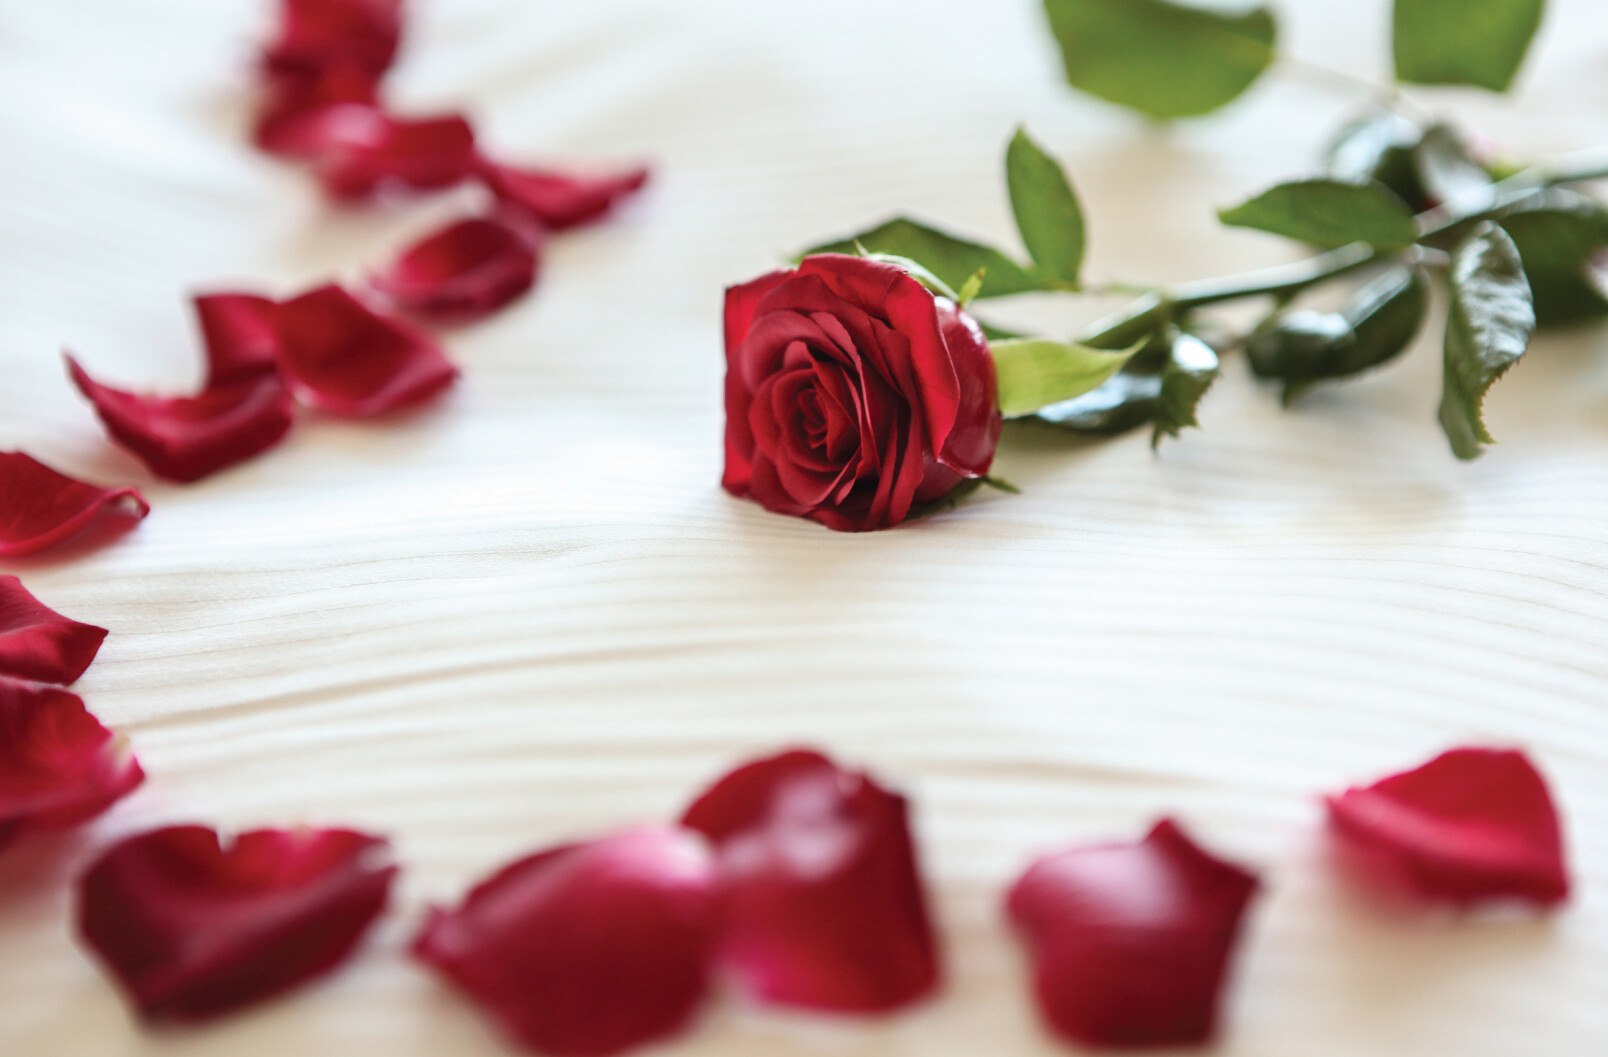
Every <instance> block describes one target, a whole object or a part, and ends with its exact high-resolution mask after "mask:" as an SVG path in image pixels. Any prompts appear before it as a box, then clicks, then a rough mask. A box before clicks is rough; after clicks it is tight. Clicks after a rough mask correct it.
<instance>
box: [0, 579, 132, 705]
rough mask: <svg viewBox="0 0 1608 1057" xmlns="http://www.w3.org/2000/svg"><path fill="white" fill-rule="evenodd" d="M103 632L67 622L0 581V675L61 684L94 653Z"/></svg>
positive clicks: (16, 585)
mask: <svg viewBox="0 0 1608 1057" xmlns="http://www.w3.org/2000/svg"><path fill="white" fill-rule="evenodd" d="M105 638H106V629H105V628H98V627H96V626H95V625H93V624H80V623H79V622H78V621H76V620H68V619H67V618H66V617H64V616H62V615H61V614H60V613H58V612H56V611H55V610H54V609H51V608H50V607H49V606H46V605H45V604H44V603H42V602H40V601H39V600H38V599H37V598H35V597H34V596H33V595H31V594H29V593H28V589H27V588H25V587H23V586H22V581H21V580H19V579H17V578H16V577H15V576H0V675H8V676H14V677H15V678H18V679H31V680H33V681H34V682H39V683H61V684H62V685H64V686H65V685H66V684H68V683H71V682H73V681H75V680H76V679H77V678H78V677H79V676H80V675H83V674H84V669H86V668H88V667H89V662H91V661H93V660H94V659H95V654H97V653H99V652H100V647H101V642H102V641H103V640H104V639H105Z"/></svg>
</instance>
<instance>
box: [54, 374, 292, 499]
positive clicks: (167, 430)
mask: <svg viewBox="0 0 1608 1057" xmlns="http://www.w3.org/2000/svg"><path fill="white" fill-rule="evenodd" d="M67 369H68V372H69V373H70V374H71V375H72V379H73V384H75V385H77V386H78V391H79V392H81V393H83V394H84V396H85V397H87V398H88V399H89V402H90V403H92V404H94V405H95V413H96V414H97V415H99V416H100V420H101V422H102V424H104V425H105V427H106V432H107V433H109V434H111V436H112V439H113V440H115V441H117V442H118V443H119V444H121V445H122V446H123V447H125V448H127V449H128V450H129V451H131V452H133V453H134V455H136V456H137V457H138V458H139V460H140V461H141V462H143V463H145V465H146V466H148V467H150V469H151V472H152V473H154V474H156V475H157V476H158V477H165V478H167V479H168V480H170V481H196V480H199V479H201V478H202V477H206V476H207V475H209V474H213V473H216V472H218V471H219V470H222V469H224V468H225V467H228V466H233V465H234V464H235V463H238V462H243V461H245V460H246V459H249V458H251V457H252V456H254V455H260V454H261V453H262V452H264V451H267V450H268V449H269V448H271V447H273V446H274V445H275V444H278V443H279V442H280V440H281V439H283V438H284V436H285V434H286V432H288V431H289V429H290V423H291V416H292V413H293V408H292V405H291V401H290V394H289V393H288V392H287V391H286V389H285V387H284V385H283V384H282V383H281V382H280V380H279V379H278V377H276V376H274V375H271V374H269V375H258V376H256V377H252V378H246V379H244V380H242V381H238V382H230V383H227V384H223V385H217V386H212V387H210V388H207V389H203V390H202V391H201V392H200V393H199V394H198V395H196V396H181V397H159V396H146V395H142V394H138V393H130V392H126V391H124V390H121V389H113V388H111V387H110V386H105V385H102V384H100V383H99V382H97V381H95V380H94V379H93V378H91V377H90V376H89V375H88V373H86V372H85V371H84V369H83V368H82V367H80V366H79V365H78V364H77V362H75V361H74V360H73V358H72V357H71V356H69V357H67Z"/></svg>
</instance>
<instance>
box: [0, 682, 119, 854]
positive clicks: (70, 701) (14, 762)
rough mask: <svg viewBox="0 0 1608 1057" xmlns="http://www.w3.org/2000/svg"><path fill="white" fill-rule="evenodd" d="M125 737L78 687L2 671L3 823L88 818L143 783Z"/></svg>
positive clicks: (58, 824) (11, 827)
mask: <svg viewBox="0 0 1608 1057" xmlns="http://www.w3.org/2000/svg"><path fill="white" fill-rule="evenodd" d="M143 778H144V773H143V772H142V771H141V770H140V765H139V763H138V762H137V761H136V760H135V759H134V757H133V756H131V755H129V753H128V749H127V747H126V745H125V744H124V743H123V742H122V741H121V740H120V739H119V738H117V736H116V735H114V734H113V733H112V732H111V731H109V730H107V729H106V728H105V727H103V726H101V725H100V722H99V721H98V720H97V719H96V718H95V717H94V716H92V715H90V714H89V712H88V710H87V709H85V708H84V702H83V700H82V699H81V698H79V696H78V695H77V694H73V693H69V692H68V691H66V690H63V689H61V688H59V687H54V686H42V685H40V684H38V683H30V682H25V681H23V680H20V679H12V678H9V677H5V676H0V831H3V833H4V835H5V836H7V837H9V836H11V835H12V834H15V833H16V832H18V831H20V830H26V829H64V828H66V827H69V826H76V825H78V824H80V823H82V822H86V821H88V820H89V819H91V818H94V817H95V816H96V815H99V814H100V813H101V812H103V811H105V810H106V809H107V808H109V807H111V806H112V805H113V804H114V803H116V802H117V801H118V800H120V799H121V798H123V797H124V796H127V795H128V793H129V792H130V791H131V790H133V788H134V787H135V786H137V785H139V784H140V781H141V780H142V779H143Z"/></svg>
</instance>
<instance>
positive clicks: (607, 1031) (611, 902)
mask: <svg viewBox="0 0 1608 1057" xmlns="http://www.w3.org/2000/svg"><path fill="white" fill-rule="evenodd" d="M713 912H714V873H713V868H712V864H711V862H710V859H709V853H708V849H707V848H706V847H705V846H704V844H703V842H702V840H700V839H699V838H698V837H697V835H695V834H692V833H688V832H686V831H684V830H679V829H673V828H648V829H637V830H630V831H627V832H624V833H619V834H616V835H614V836H611V837H605V838H603V839H601V840H596V841H592V842H589V843H586V844H572V845H566V846H563V847H559V848H553V849H551V850H548V851H544V852H540V853H538V854H536V855H532V856H530V857H528V858H525V859H521V860H519V861H518V862H515V863H513V864H512V865H510V866H507V867H505V868H504V869H502V870H501V871H499V872H498V873H496V874H495V875H493V876H492V877H491V878H490V879H489V880H487V881H485V882H484V883H482V884H480V885H478V886H476V887H475V889H474V890H473V891H471V892H470V893H469V896H468V898H466V899H465V900H464V903H463V905H462V906H461V907H459V908H458V909H457V910H452V911H444V910H439V909H438V910H433V911H432V912H431V915H430V919H429V921H428V922H427V923H426V924H425V927H424V930H423V931H422V932H421V933H420V935H419V938H418V940H417V941H416V942H415V944H414V953H415V955H416V956H417V957H418V958H419V959H420V960H421V961H423V962H425V963H427V964H429V965H431V966H432V967H434V968H435V969H436V970H438V971H439V972H441V973H442V974H443V975H444V976H446V977H447V978H448V979H450V980H452V982H453V983H455V984H456V985H457V986H458V987H460V988H461V989H462V990H463V991H464V992H466V993H467V994H468V995H469V996H470V997H472V998H473V999H474V1000H475V1001H476V1002H477V1003H479V1005H480V1006H481V1007H482V1008H483V1009H484V1010H485V1011H486V1013H487V1014H489V1015H490V1016H491V1017H492V1018H494V1019H495V1020H496V1021H497V1022H498V1023H499V1024H500V1025H501V1026H502V1028H503V1029H504V1030H505V1031H506V1032H507V1033H508V1035H509V1037H510V1038H512V1039H514V1040H515V1041H517V1042H518V1043H520V1044H521V1045H523V1046H526V1047H528V1048H530V1049H532V1050H535V1051H538V1052H542V1053H548V1054H555V1055H557V1057H596V1055H602V1054H611V1053H619V1052H620V1051H622V1050H625V1049H629V1048H630V1047H633V1046H637V1045H640V1044H642V1043H645V1042H649V1041H652V1040H654V1039H659V1038H663V1037H665V1036H668V1035H671V1034H673V1033H674V1032H676V1031H678V1030H679V1029H681V1028H682V1027H683V1026H684V1025H685V1024H686V1023H687V1021H688V1020H689V1019H690V1018H691V1016H692V1015H693V1013H694V1011H695V1010H696V1009H697V1006H698V1003H699V1002H700V1000H701V999H702V998H703V996H704V992H705V989H706V986H707V962H708V952H709V948H710V941H711V938H712V934H711V929H712V925H713Z"/></svg>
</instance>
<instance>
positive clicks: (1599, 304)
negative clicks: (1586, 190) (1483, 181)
mask: <svg viewBox="0 0 1608 1057" xmlns="http://www.w3.org/2000/svg"><path fill="white" fill-rule="evenodd" d="M1497 222H1498V223H1500V224H1501V225H1502V228H1503V230H1505V231H1506V232H1507V233H1508V235H1509V236H1510V237H1511V238H1512V239H1513V244H1514V245H1516V246H1517V247H1518V248H1519V257H1520V259H1521V260H1523V261H1524V274H1525V276H1526V277H1528V278H1529V280H1530V292H1531V294H1532V295H1533V297H1534V298H1535V318H1536V323H1537V324H1538V325H1540V326H1548V325H1553V324H1561V323H1575V322H1579V321H1581V320H1586V319H1595V318H1598V317H1600V316H1604V315H1608V291H1605V289H1604V284H1603V278H1602V276H1601V275H1600V274H1599V272H1598V269H1597V268H1596V267H1595V265H1596V264H1597V263H1598V262H1600V260H1601V258H1602V255H1603V253H1604V251H1605V250H1608V208H1605V207H1604V206H1603V204H1602V203H1601V202H1598V201H1597V200H1596V199H1593V198H1587V197H1586V196H1585V195H1583V194H1580V193H1579V192H1577V191H1571V190H1569V189H1568V188H1565V187H1551V188H1547V189H1546V190H1544V191H1539V192H1537V193H1536V194H1534V195H1532V196H1530V197H1528V198H1526V199H1524V200H1522V201H1521V202H1518V203H1516V204H1515V205H1513V206H1511V207H1509V208H1508V209H1505V210H1503V211H1502V212H1501V214H1499V216H1498V218H1497Z"/></svg>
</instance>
